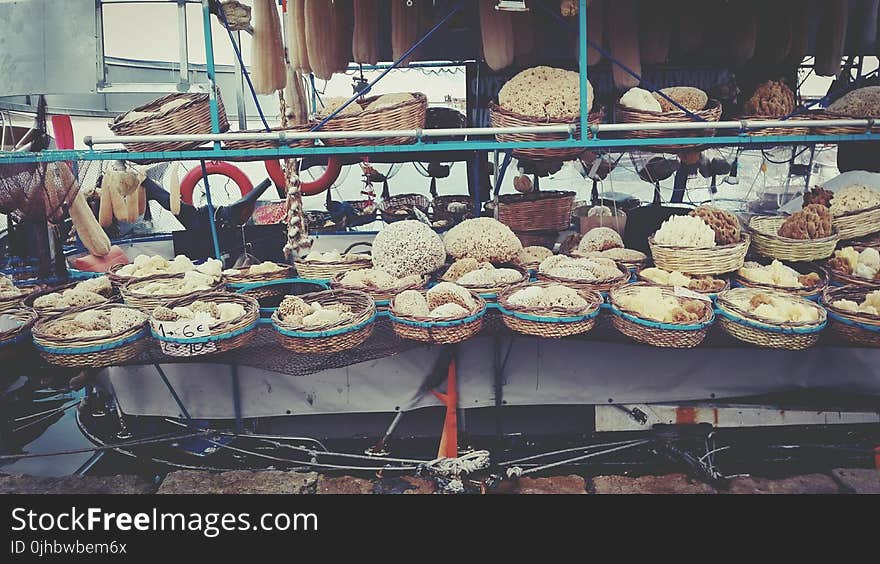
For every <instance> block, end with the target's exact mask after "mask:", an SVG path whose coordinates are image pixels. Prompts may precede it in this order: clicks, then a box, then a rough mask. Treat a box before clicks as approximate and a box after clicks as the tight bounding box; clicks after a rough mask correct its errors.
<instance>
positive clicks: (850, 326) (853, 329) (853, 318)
mask: <svg viewBox="0 0 880 564" xmlns="http://www.w3.org/2000/svg"><path fill="white" fill-rule="evenodd" d="M871 291H872V290H870V289H868V288H854V287H847V286H844V287H840V288H829V289H828V290H827V291H826V292H825V293H824V294H823V295H822V305H823V306H824V307H825V309H826V310H828V319H829V326H830V327H831V331H832V332H834V333H835V334H837V335H838V336H839V337H840V338H842V339H844V340H846V341H848V342H850V343H853V344H855V345H861V346H865V347H880V316H878V315H872V314H870V313H862V312H859V313H854V312H852V311H847V310H845V309H840V308H839V307H836V306H835V305H834V302H836V301H837V300H851V301H854V302H856V303H862V302H863V301H864V300H865V296H866V295H867V294H868V293H869V292H871Z"/></svg>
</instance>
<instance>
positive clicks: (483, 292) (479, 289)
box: [453, 265, 529, 303]
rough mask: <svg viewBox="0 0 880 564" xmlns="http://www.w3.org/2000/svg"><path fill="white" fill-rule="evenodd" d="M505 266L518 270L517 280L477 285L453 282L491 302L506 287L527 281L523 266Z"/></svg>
mask: <svg viewBox="0 0 880 564" xmlns="http://www.w3.org/2000/svg"><path fill="white" fill-rule="evenodd" d="M505 268H511V269H513V270H517V271H519V273H520V277H519V280H517V281H516V282H508V283H507V284H499V285H497V286H477V285H475V284H462V283H460V282H458V281H453V282H455V284H458V285H459V286H461V287H462V288H466V289H467V290H469V291H470V292H472V293H474V294H478V295H480V296H482V298H483V299H484V300H486V301H487V302H489V303H492V302H495V301H497V299H498V296H499V295H500V294H501V293H502V292H504V291H505V290H507V289H508V288H511V287H513V286H517V285H520V284H523V283H525V282H528V281H529V271H528V270H526V269H525V268H520V267H517V266H513V265H509V266H506V267H505Z"/></svg>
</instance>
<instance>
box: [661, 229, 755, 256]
mask: <svg viewBox="0 0 880 564" xmlns="http://www.w3.org/2000/svg"><path fill="white" fill-rule="evenodd" d="M751 241H752V238H751V236H749V234H748V233H746V232H745V231H744V232H743V233H742V236H741V237H740V240H739V242H738V243H728V244H727V245H715V246H714V247H677V246H673V245H658V244H657V243H656V242H655V241H654V235H651V236H650V237H648V244H649V245H651V246H653V247H658V248H660V249H669V250H671V251H693V252H713V251H727V250H732V249H735V248H737V247H740V246H742V245H747V244H749V243H751Z"/></svg>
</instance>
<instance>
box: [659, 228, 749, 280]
mask: <svg viewBox="0 0 880 564" xmlns="http://www.w3.org/2000/svg"><path fill="white" fill-rule="evenodd" d="M750 242H751V238H750V237H749V235H748V234H746V233H743V237H742V240H741V241H740V242H739V243H733V244H730V245H719V246H717V247H710V248H705V249H695V248H693V247H668V246H665V245H658V244H656V243H655V242H654V237H651V238H649V239H648V245H650V247H651V255H652V257H653V259H654V264H655V265H657V266H658V267H659V268H662V269H663V270H668V271H670V272H671V271H673V270H677V271H679V272H687V273H688V274H697V275H701V274H724V273H726V272H733V271H734V270H739V269H740V268H741V267H742V265H743V263H744V262H745V260H746V253H747V252H748V250H749V243H750Z"/></svg>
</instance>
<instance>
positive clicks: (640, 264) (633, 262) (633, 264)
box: [569, 248, 648, 273]
mask: <svg viewBox="0 0 880 564" xmlns="http://www.w3.org/2000/svg"><path fill="white" fill-rule="evenodd" d="M626 250H629V251H632V252H633V253H638V254H639V255H641V257H642V258H640V259H635V258H633V259H629V260H625V259H617V258H613V257H609V256H605V255H603V254H602V252H601V251H597V252H595V253H582V252H581V251H579V250H577V249H576V248H575V249H573V250H572V251H571V253H570V254H569V255H570V256H572V257H574V258H608V259H611V260H613V261H614V262H616V263H617V264H620V265H622V266H625V267H627V268H628V269H629V271H630V272H632V273H638V272H639V271H640V270H641V269H643V268H645V267H646V266H647V265H648V255H646V254H645V253H643V252H641V251H637V250H635V249H626Z"/></svg>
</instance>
